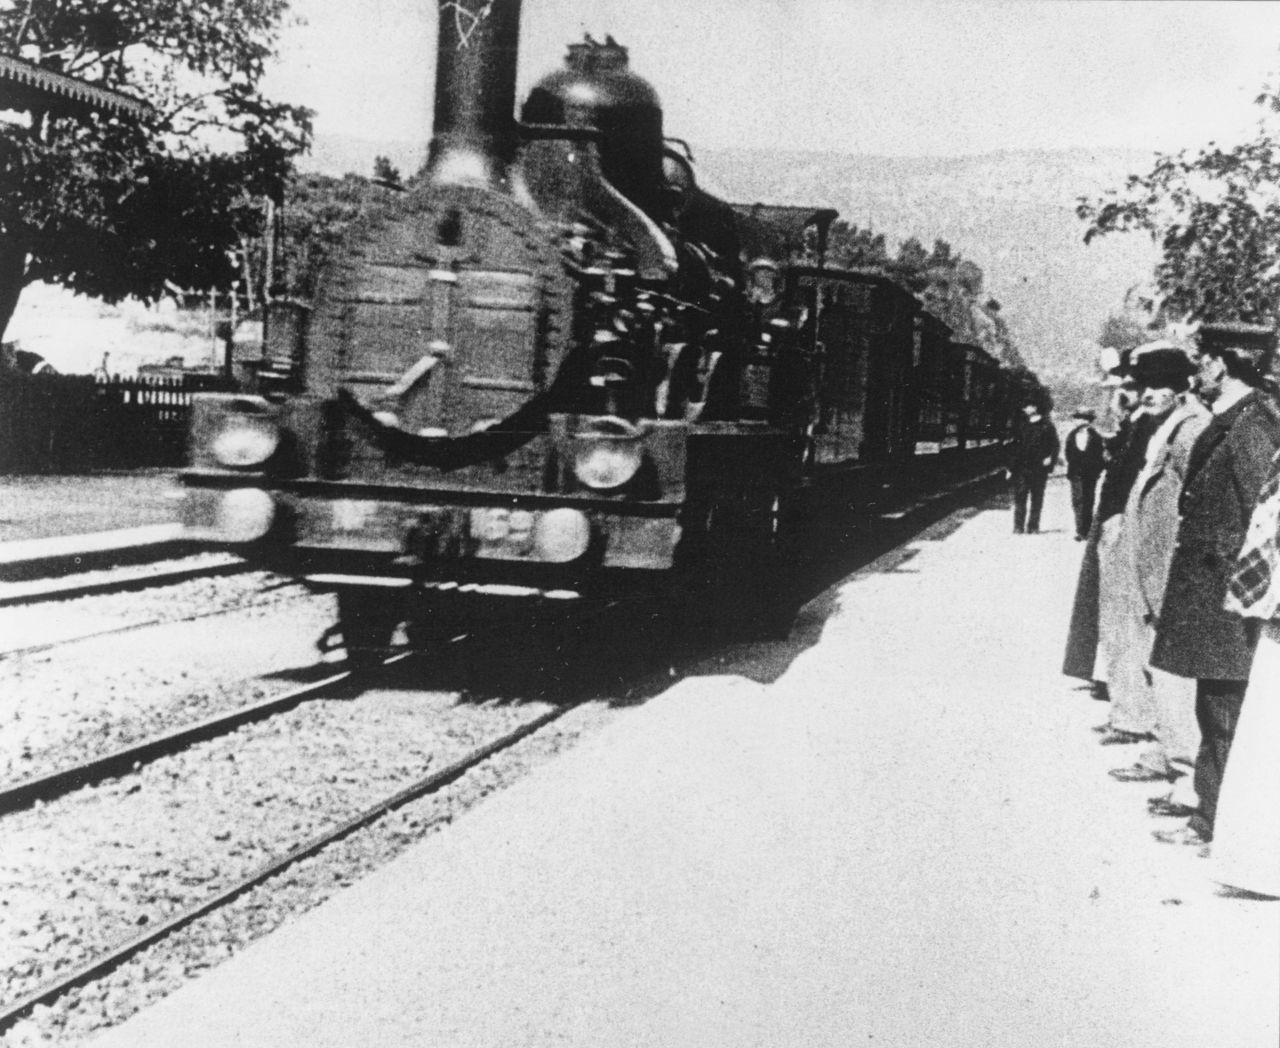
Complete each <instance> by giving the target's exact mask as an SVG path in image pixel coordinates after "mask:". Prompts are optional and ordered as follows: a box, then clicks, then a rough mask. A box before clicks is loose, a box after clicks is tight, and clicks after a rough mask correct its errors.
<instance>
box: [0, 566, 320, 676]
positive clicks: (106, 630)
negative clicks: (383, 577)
mask: <svg viewBox="0 0 1280 1048" xmlns="http://www.w3.org/2000/svg"><path fill="white" fill-rule="evenodd" d="M190 577H192V576H188V578H190ZM196 577H201V578H205V577H211V576H209V575H207V574H201V575H200V576H196ZM294 586H296V583H294V582H292V581H291V580H281V581H280V582H277V583H273V584H272V585H270V586H267V587H264V588H263V589H261V590H259V591H258V592H260V593H271V592H276V591H279V590H283V589H288V588H290V587H294ZM137 588H141V587H137ZM111 592H124V591H122V590H114V591H111ZM313 596H314V594H313V593H311V592H310V591H304V590H301V589H299V590H298V592H297V593H292V594H285V595H284V596H283V597H276V598H275V599H273V600H262V601H249V602H247V603H243V604H229V605H227V606H226V607H222V608H212V609H210V610H208V611H199V612H193V613H192V614H190V615H181V616H172V617H168V618H150V619H144V620H142V621H139V622H126V623H122V624H121V625H119V626H107V627H103V628H102V629H93V630H88V631H86V632H83V633H75V634H72V635H71V636H68V637H59V638H58V639H56V640H51V641H42V642H40V643H39V644H25V645H21V646H19V647H15V648H4V649H0V660H4V659H13V658H18V657H21V656H25V655H34V654H37V653H40V652H47V651H53V650H56V649H57V648H62V647H67V646H69V645H72V644H80V643H83V642H84V641H89V640H98V639H100V638H102V637H112V636H117V635H120V634H124V633H134V632H136V631H138V630H145V629H152V628H154V627H157V626H172V625H180V624H182V623H186V622H199V621H200V620H202V619H212V618H218V617H220V616H223V615H234V614H236V613H237V612H243V611H250V610H252V609H254V608H265V607H269V606H271V605H275V604H282V603H290V602H293V601H300V600H307V599H309V598H311V597H313Z"/></svg>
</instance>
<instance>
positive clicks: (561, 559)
mask: <svg viewBox="0 0 1280 1048" xmlns="http://www.w3.org/2000/svg"><path fill="white" fill-rule="evenodd" d="M590 544H591V523H590V521H588V520H587V515H586V514H585V513H583V512H582V511H581V510H576V509H569V508H568V507H567V506H561V507H560V508H559V509H553V510H548V511H547V512H546V513H539V514H538V516H537V519H536V520H535V521H534V526H533V548H534V551H535V553H536V554H537V557H538V559H539V560H543V561H547V562H549V563H551V564H567V563H569V561H571V560H577V559H578V558H579V557H581V556H582V555H583V554H584V553H586V552H587V547H588V546H589V545H590Z"/></svg>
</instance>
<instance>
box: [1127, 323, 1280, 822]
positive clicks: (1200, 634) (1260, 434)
mask: <svg viewBox="0 0 1280 1048" xmlns="http://www.w3.org/2000/svg"><path fill="white" fill-rule="evenodd" d="M1198 342H1199V346H1198V352H1197V354H1196V358H1195V360H1196V364H1197V368H1198V375H1199V380H1200V396H1201V398H1202V399H1203V400H1204V401H1205V402H1206V403H1208V405H1209V406H1210V408H1211V409H1212V411H1213V418H1212V420H1211V421H1210V422H1209V424H1208V426H1206V427H1205V429H1204V432H1203V433H1201V434H1200V436H1199V437H1198V438H1197V439H1196V442H1195V445H1194V446H1193V447H1192V449H1191V454H1190V456H1189V458H1188V461H1187V476H1186V481H1185V483H1184V485H1183V489H1182V497H1181V499H1180V500H1179V511H1180V513H1181V518H1182V519H1181V521H1180V523H1179V525H1178V538H1177V544H1176V546H1175V548H1174V552H1173V561H1172V563H1171V564H1170V566H1169V582H1168V585H1167V586H1166V588H1165V595H1164V604H1163V607H1162V609H1161V613H1160V621H1159V623H1158V624H1157V627H1156V640H1155V647H1154V649H1153V650H1152V654H1151V665H1152V666H1154V667H1155V668H1156V669H1160V670H1164V671H1165V672H1167V673H1172V674H1174V675H1176V676H1179V677H1187V678H1190V679H1194V680H1195V681H1196V722H1197V723H1198V725H1199V727H1200V749H1199V751H1198V753H1197V754H1196V769H1195V789H1196V795H1197V797H1198V798H1199V809H1198V810H1197V812H1196V813H1195V814H1194V815H1193V816H1191V818H1190V819H1189V820H1188V821H1187V824H1186V825H1185V826H1182V827H1180V828H1179V829H1176V830H1156V831H1155V837H1156V839H1157V840H1161V841H1164V842H1166V843H1170V844H1191V845H1201V844H1205V843H1207V842H1209V841H1211V840H1212V839H1213V832H1214V819H1215V817H1216V814H1217V807H1218V790H1219V787H1220V786H1221V784H1222V774H1223V770H1224V769H1225V767H1226V764H1227V757H1228V755H1229V753H1230V752H1231V740H1232V738H1233V737H1234V734H1235V729H1236V722H1237V720H1238V718H1239V716H1240V707H1241V703H1242V702H1243V700H1244V693H1245V688H1246V685H1247V683H1248V679H1249V669H1250V665H1251V664H1252V662H1253V649H1254V642H1255V640H1256V637H1257V632H1256V628H1255V627H1251V626H1247V625H1246V624H1245V622H1244V621H1243V620H1242V619H1240V618H1239V617H1238V616H1236V615H1233V614H1231V613H1230V612H1228V611H1227V610H1226V609H1225V607H1224V601H1225V599H1226V596H1227V585H1228V582H1229V581H1230V578H1231V576H1232V572H1233V569H1234V566H1235V560H1236V556H1237V554H1238V553H1239V552H1240V548H1241V546H1242V545H1243V543H1244V539H1245V533H1246V528H1247V526H1248V523H1249V519H1250V516H1251V514H1252V512H1253V509H1254V505H1255V503H1256V502H1257V499H1258V493H1259V491H1260V490H1261V488H1262V486H1263V483H1264V482H1265V481H1266V479H1267V477H1268V475H1269V473H1270V464H1271V459H1272V456H1273V455H1274V454H1275V451H1276V449H1277V447H1280V406H1278V405H1277V404H1276V402H1275V400H1274V399H1273V398H1272V397H1271V396H1270V394H1268V393H1266V392H1263V391H1261V389H1260V387H1261V386H1262V385H1263V376H1264V375H1266V374H1267V371H1268V369H1269V367H1270V364H1271V359H1272V357H1273V355H1274V351H1275V334H1274V332H1273V331H1272V330H1271V329H1270V328H1259V327H1254V326H1250V325H1244V324H1215V325H1208V324H1206V325H1204V326H1203V327H1202V328H1201V329H1200V333H1199V336H1198Z"/></svg>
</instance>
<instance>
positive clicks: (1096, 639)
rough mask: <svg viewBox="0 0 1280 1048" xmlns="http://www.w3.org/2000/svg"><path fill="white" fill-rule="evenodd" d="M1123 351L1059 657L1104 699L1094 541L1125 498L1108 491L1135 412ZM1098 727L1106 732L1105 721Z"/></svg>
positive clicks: (1099, 591)
mask: <svg viewBox="0 0 1280 1048" xmlns="http://www.w3.org/2000/svg"><path fill="white" fill-rule="evenodd" d="M1130 359H1131V353H1130V352H1129V351H1128V350H1125V351H1124V352H1122V353H1120V354H1118V355H1117V360H1116V363H1115V365H1114V366H1113V367H1111V368H1110V369H1109V370H1108V374H1109V375H1110V378H1109V379H1108V383H1109V384H1111V385H1113V386H1114V393H1113V402H1112V407H1113V410H1114V411H1115V413H1116V414H1117V415H1118V417H1119V424H1118V426H1117V428H1116V431H1115V433H1113V434H1112V435H1111V436H1110V437H1109V438H1107V439H1106V440H1105V441H1104V442H1103V452H1104V455H1103V461H1104V463H1105V466H1104V471H1103V479H1102V492H1101V494H1100V496H1099V498H1098V505H1097V509H1096V510H1095V512H1094V515H1093V526H1092V527H1091V528H1090V529H1089V538H1088V542H1087V543H1086V545H1085V547H1084V556H1083V557H1082V558H1081V560H1080V574H1079V577H1078V578H1077V580H1076V593H1075V599H1074V601H1073V602H1072V605H1071V625H1070V626H1069V627H1068V629H1067V645H1066V650H1065V652H1064V653H1063V656H1062V672H1063V673H1064V674H1065V675H1066V676H1068V677H1077V678H1079V679H1080V680H1084V681H1088V682H1089V683H1090V686H1091V688H1092V691H1093V697H1094V698H1095V699H1101V700H1104V701H1105V700H1106V699H1108V698H1109V694H1108V689H1107V670H1106V661H1107V659H1106V650H1105V649H1106V645H1105V643H1104V642H1103V637H1102V636H1101V633H1100V631H1099V618H1100V612H1101V604H1102V566H1101V562H1100V560H1099V544H1100V542H1101V541H1102V515H1103V511H1104V510H1110V509H1111V507H1112V506H1114V505H1116V504H1117V503H1118V504H1119V506H1120V508H1123V506H1124V497H1120V498H1117V497H1116V496H1115V495H1114V494H1113V490H1114V488H1115V486H1116V485H1117V484H1119V483H1121V481H1120V480H1119V479H1118V478H1119V475H1120V471H1121V461H1122V460H1123V458H1124V452H1125V448H1126V447H1127V446H1128V444H1129V441H1130V439H1131V437H1132V434H1133V427H1134V424H1135V423H1134V415H1135V413H1136V412H1137V411H1138V410H1139V408H1140V405H1139V404H1138V400H1137V397H1136V396H1135V395H1134V390H1133V389H1132V388H1130V387H1128V386H1126V385H1125V383H1126V381H1127V379H1128V375H1129V367H1130ZM1102 730H1104V731H1105V730H1106V727H1105V725H1104V726H1103V729H1102Z"/></svg>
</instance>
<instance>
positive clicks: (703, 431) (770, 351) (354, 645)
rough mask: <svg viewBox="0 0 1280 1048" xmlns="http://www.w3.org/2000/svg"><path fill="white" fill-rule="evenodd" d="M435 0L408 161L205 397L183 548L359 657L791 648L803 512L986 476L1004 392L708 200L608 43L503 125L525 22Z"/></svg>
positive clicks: (966, 350) (821, 248)
mask: <svg viewBox="0 0 1280 1048" xmlns="http://www.w3.org/2000/svg"><path fill="white" fill-rule="evenodd" d="M438 3H439V14H440V30H439V44H438V60H437V71H436V91H435V117H434V120H435V123H434V137H433V140H432V144H431V149H430V154H429V160H428V163H427V166H426V168H425V170H424V172H423V173H422V174H421V176H419V177H418V178H417V179H416V180H415V181H414V182H413V183H411V184H410V186H409V187H408V189H407V190H406V191H404V192H402V193H395V192H391V191H389V190H388V191H386V192H385V193H381V194H380V195H379V196H378V197H377V198H376V199H374V200H372V201H371V202H370V203H369V204H368V205H367V207H366V208H365V209H364V211H363V213H362V214H361V216H360V217H359V218H358V219H357V220H356V222H355V223H354V224H353V226H352V227H351V228H350V230H349V232H348V235H347V239H346V241H345V245H344V247H343V249H342V250H341V252H340V253H339V255H338V256H337V258H336V261H335V262H334V263H333V264H332V265H331V266H330V267H329V269H328V271H327V272H326V274H325V276H324V277H323V279H322V281H321V285H320V288H319V291H318V293H317V295H316V297H315V300H314V301H313V302H311V303H309V304H308V306H307V308H305V309H303V310H301V311H298V310H294V311H292V312H285V311H283V310H279V311H276V312H274V313H273V314H271V316H270V317H269V320H268V336H267V338H268V355H269V356H270V357H271V359H272V361H273V365H272V368H271V369H269V371H268V372H267V373H265V374H264V375H263V380H262V383H261V388H259V389H257V390H256V391H255V392H252V393H246V394H243V395H226V394H223V395H203V396H199V397H197V398H196V400H195V403H194V405H193V413H192V426H191V434H190V466H189V468H188V469H187V470H186V471H185V473H184V476H183V480H184V484H185V497H184V511H183V512H184V522H185V524H186V526H187V528H188V530H189V533H190V534H191V535H192V536H193V537H198V538H201V539H204V540H207V541H209V542H213V543H218V544H222V545H230V546H233V547H235V548H237V549H239V550H241V551H242V552H243V553H244V555H245V556H247V557H250V558H251V559H253V560H255V561H256V562H259V563H261V564H263V565H264V566H267V567H270V568H273V569H275V570H278V571H282V572H285V573H288V574H290V575H293V576H295V577H298V578H300V579H303V580H305V581H306V582H307V584H309V585H310V586H313V587H315V588H317V589H325V590H333V591H336V592H337V594H338V603H339V618H340V622H339V628H340V631H341V633H342V636H343V639H344V641H345V646H346V648H347V651H348V654H349V657H351V658H352V659H353V660H360V659H367V658H371V657H373V656H374V655H376V654H377V653H378V652H379V651H380V650H383V649H385V647H386V646H387V644H388V643H389V641H390V639H391V637H392V634H393V633H394V632H395V631H396V630H397V629H399V628H400V627H401V626H402V625H404V624H406V623H407V624H408V631H409V635H410V639H411V640H421V639H425V638H428V637H430V636H431V635H432V634H433V632H434V631H438V630H441V629H449V628H450V627H451V621H452V620H451V617H452V616H453V615H454V614H456V609H457V607H458V598H459V596H460V595H461V594H471V595H474V596H475V598H476V599H477V600H482V599H484V598H492V599H497V598H498V597H500V596H503V595H506V596H508V597H514V596H516V595H519V596H521V597H525V598H529V597H532V598H533V599H536V600H541V601H554V600H558V599H570V598H574V597H599V596H603V595H608V594H620V593H621V594H626V593H633V592H637V591H645V592H652V593H657V594H658V595H659V596H660V597H665V598H666V599H669V600H671V601H672V602H673V606H674V605H676V604H678V605H679V606H680V607H681V608H683V609H685V612H686V613H688V614H690V615H692V616H693V617H694V618H695V619H696V618H697V617H698V616H699V615H701V616H702V617H703V618H705V619H709V620H713V621H715V622H718V623H720V624H721V625H724V624H726V623H728V624H731V625H732V628H740V629H751V628H754V627H761V626H762V624H764V625H765V626H767V627H768V628H777V627H779V626H781V627H782V628H785V626H786V619H787V611H788V608H789V605H788V603H787V600H786V593H785V586H786V580H787V576H788V566H789V564H790V562H791V559H792V556H793V555H794V553H795V552H796V547H797V545H798V544H801V543H803V541H804V532H803V529H802V527H801V522H802V521H803V520H804V519H805V518H806V517H809V516H812V515H814V514H819V513H822V512H824V511H825V510H827V509H830V508H831V507H833V506H848V505H851V504H856V505H860V506H864V507H874V506H875V505H878V504H881V503H883V502H884V501H885V499H886V493H893V494H894V495H895V497H901V495H902V492H903V491H904V489H906V488H912V487H914V488H918V489H922V490H923V489H928V488H930V487H935V486H937V485H939V484H942V483H944V482H946V481H949V480H952V479H954V478H955V477H956V476H957V475H959V474H961V473H973V472H976V471H979V470H981V469H983V468H990V467H992V466H994V465H996V464H997V461H998V456H999V452H1000V445H1001V443H1002V442H1003V440H1004V439H1005V436H1006V433H1007V430H1008V427H1009V425H1010V415H1011V412H1010V404H1011V400H1012V397H1013V395H1014V394H1013V391H1012V390H1011V388H1010V384H1009V380H1008V378H1007V376H1006V375H1005V373H1004V372H1002V370H1001V369H1000V368H999V367H998V366H997V364H996V362H995V361H994V360H992V359H991V358H990V357H989V356H988V355H986V354H985V353H983V352H982V351H981V350H979V349H977V348H976V347H958V346H956V345H954V344H953V343H952V342H951V340H950V333H949V331H948V330H947V329H946V327H945V325H942V324H941V323H940V322H938V321H936V320H934V319H933V318H931V317H930V316H929V315H927V314H925V313H924V312H923V311H922V310H921V307H920V304H919V302H918V301H917V300H916V299H915V298H914V297H913V296H912V295H910V294H909V293H908V292H906V291H905V290H903V289H902V288H900V287H899V286H897V285H895V284H894V283H892V282H891V281H889V280H887V279H885V278H884V277H882V276H878V275H875V274H869V273H862V272H849V271H842V270H838V269H834V268H831V267H829V266H827V265H826V260H825V254H826V242H827V235H828V230H829V227H830V225H831V223H832V221H833V220H834V219H835V217H836V212H835V211H832V210H830V209H826V208H819V207H814V208H796V207H779V206H766V205H759V204H757V205H751V206H740V205H733V204H730V203H728V202H726V201H723V200H720V199H717V198H716V197H715V196H713V195H711V194H710V193H708V192H706V191H704V190H703V189H702V188H700V187H699V185H698V181H697V178H696V175H695V168H694V164H693V161H692V158H691V156H690V152H689V150H688V148H687V147H685V146H684V145H683V143H681V142H679V141H678V140H673V139H667V138H665V137H664V134H663V123H662V109H661V106H660V104H659V100H658V97H657V95H656V93H655V91H654V90H653V88H652V87H651V86H650V85H649V84H648V83H646V82H645V81H644V80H643V79H641V78H640V77H638V76H637V75H635V74H634V73H633V72H632V71H631V70H630V68H629V62H628V52H627V50H626V48H624V47H622V46H620V45H618V44H617V43H616V42H614V41H613V40H612V38H610V39H607V40H606V41H605V42H603V43H600V42H597V41H594V40H592V39H590V38H587V39H585V40H584V41H583V42H581V43H575V44H572V45H570V47H569V49H568V58H567V62H566V65H565V67H564V68H562V69H560V70H558V71H556V72H553V73H551V74H550V75H549V76H547V77H545V78H544V79H542V80H541V81H540V82H539V83H538V84H537V85H536V86H535V87H534V88H533V89H532V91H531V93H530V94H529V96H528V98H527V99H526V100H525V102H524V105H523V108H522V110H521V113H520V117H519V119H518V120H517V119H516V118H515V116H514V111H515V80H516V62H515V56H516V53H517V44H518V37H519V20H520V0H491V2H483V0H438Z"/></svg>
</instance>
